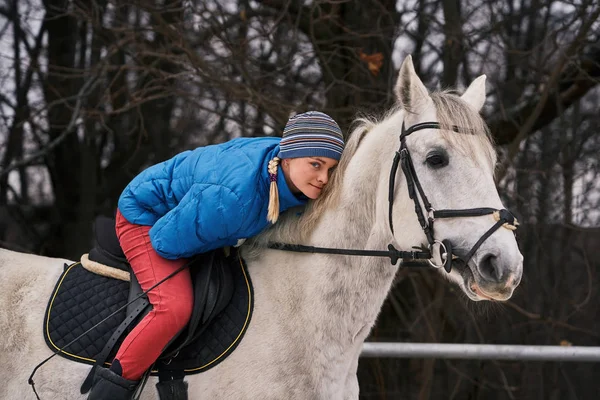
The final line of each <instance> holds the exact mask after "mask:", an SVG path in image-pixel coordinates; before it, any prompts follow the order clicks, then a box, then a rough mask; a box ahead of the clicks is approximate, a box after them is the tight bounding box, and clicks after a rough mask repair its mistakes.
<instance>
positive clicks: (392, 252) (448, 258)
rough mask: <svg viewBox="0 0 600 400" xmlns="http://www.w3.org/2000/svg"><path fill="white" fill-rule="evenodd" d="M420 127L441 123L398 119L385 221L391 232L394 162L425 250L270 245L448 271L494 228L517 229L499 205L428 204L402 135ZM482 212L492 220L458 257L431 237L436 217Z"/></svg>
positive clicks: (445, 242) (449, 244)
mask: <svg viewBox="0 0 600 400" xmlns="http://www.w3.org/2000/svg"><path fill="white" fill-rule="evenodd" d="M422 129H441V126H440V124H439V123H437V122H423V123H419V124H415V125H413V126H411V127H410V128H408V129H405V127H404V122H402V132H401V133H400V148H399V149H398V151H396V155H395V156H394V161H393V162H392V169H391V171H390V180H389V194H388V200H389V224H390V230H391V231H392V236H393V235H394V223H393V220H392V211H393V208H394V190H395V187H396V173H397V171H398V165H402V171H403V172H404V176H405V177H406V186H407V188H408V194H409V197H410V198H411V199H412V201H413V202H414V204H415V213H416V214H417V218H418V220H419V224H421V228H422V229H423V232H424V233H425V237H426V238H427V242H428V243H429V249H428V250H427V251H423V249H421V248H420V247H419V248H415V249H418V250H421V251H401V250H398V249H396V248H395V247H394V246H393V245H392V244H389V245H388V250H387V251H385V250H358V249H338V248H329V247H315V246H304V245H299V244H286V243H270V244H269V245H268V247H269V248H271V249H277V250H286V251H295V252H302V253H325V254H342V255H351V256H369V257H389V258H390V260H391V262H392V264H394V265H395V264H396V262H398V259H402V260H403V261H408V260H427V262H428V263H429V265H431V266H432V267H434V268H442V267H443V268H444V269H445V270H446V272H448V273H449V272H450V271H451V270H452V261H453V259H460V260H462V261H463V262H464V263H465V265H467V263H468V262H469V260H470V259H471V257H472V256H473V254H475V252H476V251H477V249H479V247H480V246H481V245H482V243H483V242H484V241H485V240H486V239H487V238H489V237H490V236H491V235H492V234H493V233H494V232H495V231H496V230H498V229H499V228H500V227H501V226H502V227H504V228H507V229H510V230H515V229H517V226H518V225H519V222H518V221H517V219H516V218H515V217H514V215H512V214H511V213H510V212H509V211H508V210H505V209H501V210H498V209H496V208H490V207H481V208H465V209H460V210H449V209H447V210H436V209H434V208H433V207H432V205H431V203H430V202H429V200H428V199H427V196H426V195H425V192H424V191H423V187H422V186H421V182H419V178H418V177H417V173H416V171H415V166H414V164H413V162H412V159H411V156H410V152H409V151H408V147H407V146H406V138H407V137H408V136H409V135H410V134H411V133H413V132H416V131H420V130H422ZM453 130H454V131H455V132H462V131H463V130H461V129H460V128H458V127H453ZM419 197H420V198H421V201H422V202H423V206H424V207H425V210H426V212H427V218H425V214H424V213H423V209H422V208H421V204H420V203H419ZM482 215H493V216H494V218H495V219H496V221H497V222H496V223H495V224H494V225H493V226H492V227H491V228H490V229H488V231H487V232H486V233H484V234H483V235H482V236H481V238H479V240H478V241H477V243H475V245H473V247H472V248H471V250H470V251H469V252H468V253H467V254H466V255H465V256H464V257H459V256H457V255H455V254H453V253H452V247H453V246H452V242H450V240H448V239H444V240H438V239H435V236H434V231H433V223H434V221H435V220H436V219H438V218H459V217H479V216H482ZM434 244H439V246H440V258H441V260H442V264H441V265H437V264H435V263H434V262H433V261H432V254H431V251H433V245H434Z"/></svg>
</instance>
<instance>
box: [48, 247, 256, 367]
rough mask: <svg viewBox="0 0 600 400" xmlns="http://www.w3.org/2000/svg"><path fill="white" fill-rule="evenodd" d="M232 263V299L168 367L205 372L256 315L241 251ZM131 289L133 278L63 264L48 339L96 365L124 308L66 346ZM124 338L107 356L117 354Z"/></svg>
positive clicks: (50, 312)
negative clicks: (123, 278) (101, 273)
mask: <svg viewBox="0 0 600 400" xmlns="http://www.w3.org/2000/svg"><path fill="white" fill-rule="evenodd" d="M230 268H231V273H232V277H233V281H234V283H235V288H234V291H233V296H232V299H231V302H230V303H229V304H228V305H227V306H226V308H225V309H224V310H223V311H222V312H221V313H220V314H219V315H217V316H216V317H215V318H214V319H213V320H212V321H211V322H210V323H209V326H208V327H207V328H206V329H205V330H204V332H203V333H202V335H201V336H200V337H199V338H198V339H197V340H196V341H194V342H193V343H191V344H189V345H187V346H186V347H184V348H183V349H181V351H180V352H179V354H178V355H177V356H176V357H175V358H173V360H172V361H171V363H170V364H169V368H170V369H178V370H184V371H185V373H186V374H195V373H200V372H203V371H206V370H208V369H210V368H212V367H214V366H215V365H217V364H218V363H219V362H221V361H223V360H224V359H225V358H226V357H227V356H228V355H229V354H231V352H233V350H235V348H236V347H237V345H238V344H239V343H240V341H241V340H242V337H243V336H244V333H245V332H246V329H247V328H248V325H249V323H250V319H251V317H252V309H253V307H254V293H253V289H252V282H251V280H250V276H249V274H248V270H247V268H246V264H245V262H244V260H243V259H242V258H241V256H239V253H238V255H237V256H236V257H235V258H233V262H232V264H231V265H230ZM128 293H129V282H125V281H120V280H116V279H112V278H106V277H104V276H100V275H96V274H94V273H92V272H89V271H88V270H86V269H85V268H83V267H82V266H81V263H79V262H76V263H73V264H71V265H69V266H67V265H65V271H64V272H63V274H62V275H61V277H60V278H59V279H58V282H57V283H56V287H55V288H54V291H53V293H52V296H50V300H49V302H48V306H47V308H46V314H45V316H44V339H45V340H46V343H47V344H48V346H49V347H50V349H52V350H54V351H57V350H59V349H62V352H61V353H60V355H61V356H63V357H65V358H68V359H70V360H74V361H78V362H82V363H87V364H94V363H95V361H96V360H95V357H96V355H97V354H98V353H100V351H102V349H103V348H104V345H105V344H106V342H107V341H108V339H109V338H110V337H111V335H112V334H113V332H114V331H115V330H116V329H117V327H118V326H119V324H120V323H121V322H122V321H123V320H124V319H125V308H123V310H121V311H119V312H118V313H117V314H116V315H114V316H113V317H111V318H109V319H108V320H106V321H105V322H103V323H102V324H100V325H99V326H98V327H96V328H95V329H93V330H92V331H91V332H90V333H88V334H86V335H85V336H83V337H81V338H80V339H79V340H77V341H76V342H75V343H72V344H70V345H69V346H67V347H66V348H63V347H64V346H65V345H67V344H69V343H70V342H71V341H72V340H73V339H75V338H76V337H78V336H79V335H81V334H82V333H83V332H85V331H86V330H88V329H89V328H91V327H92V326H94V325H95V324H97V323H99V322H100V321H102V320H103V319H105V318H106V317H108V316H109V315H110V314H111V313H113V312H115V311H116V310H118V309H119V308H121V307H123V306H124V305H125V304H127V297H128ZM124 336H125V335H123V337H122V338H121V339H120V342H122V341H123V340H124ZM120 342H119V344H118V345H117V346H115V347H114V350H113V354H111V355H110V356H109V360H112V359H113V358H114V356H115V354H116V351H117V349H118V348H119V345H120ZM107 364H108V363H107ZM153 373H154V374H156V373H157V371H153Z"/></svg>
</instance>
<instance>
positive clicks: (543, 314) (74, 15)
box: [0, 0, 600, 399]
mask: <svg viewBox="0 0 600 400" xmlns="http://www.w3.org/2000/svg"><path fill="white" fill-rule="evenodd" d="M599 14H600V7H599V5H598V2H596V1H592V0H583V1H567V0H564V1H554V0H502V1H496V0H475V1H460V0H428V1H425V0H412V1H395V0H379V1H377V0H337V1H317V0H313V1H304V2H301V1H291V0H262V1H249V0H228V1H208V0H207V1H200V0H189V1H179V0H162V1H161V0H156V1H151V0H147V1H144V0H139V1H114V0H113V1H106V0H77V1H64V0H43V1H41V0H20V1H17V0H8V1H7V2H5V3H3V4H2V5H0V38H1V39H0V65H1V69H0V82H1V85H2V86H1V87H2V90H1V92H0V143H1V146H0V246H1V247H4V248H9V249H13V250H18V251H26V252H34V253H38V254H43V255H48V256H60V257H69V258H71V259H77V258H78V257H79V256H80V254H81V253H84V252H86V251H87V250H88V249H89V246H90V243H91V233H92V229H91V226H92V221H93V219H94V217H95V216H96V215H99V214H106V215H110V214H111V213H112V212H113V211H114V208H115V206H116V202H117V199H118V196H119V194H120V192H121V191H122V189H123V188H124V186H125V185H126V184H127V182H128V181H129V180H130V179H131V178H132V177H133V176H135V175H136V173H138V172H139V171H140V170H141V169H143V168H144V167H146V166H148V165H150V164H153V163H156V162H159V161H162V160H165V159H167V158H169V157H171V156H172V155H174V154H175V153H177V152H179V151H181V150H183V149H188V148H193V147H195V146H199V145H205V144H209V143H216V142H223V141H226V140H228V139H230V138H232V137H238V136H263V135H278V134H279V132H281V129H282V127H283V125H284V124H285V122H286V120H287V118H288V116H289V115H290V112H301V111H305V110H307V109H319V110H323V111H325V112H327V113H329V114H331V115H332V116H333V117H334V118H335V119H336V120H338V121H339V122H340V125H341V126H342V128H343V130H344V131H345V132H348V131H349V127H350V124H351V121H352V119H353V118H354V117H355V116H356V115H357V112H358V111H362V112H368V113H372V112H375V113H378V114H380V113H381V112H382V111H384V110H385V109H386V108H387V107H389V106H390V105H392V104H393V101H394V97H393V94H392V88H393V85H394V83H395V80H396V74H397V68H398V66H399V63H400V62H401V60H402V59H403V58H404V56H405V55H406V54H412V55H413V60H414V63H415V66H416V69H417V72H418V74H419V76H421V78H422V79H423V81H424V82H425V83H426V85H427V86H428V87H429V88H431V89H434V88H440V87H442V88H445V87H450V86H458V87H464V86H465V84H468V83H469V82H471V80H472V79H474V78H475V77H477V76H478V75H479V74H481V73H485V74H486V75H487V76H488V85H487V89H488V93H489V97H488V102H487V105H486V107H485V109H484V111H483V114H484V116H485V118H486V120H487V121H488V123H489V125H490V127H491V129H492V132H493V135H494V138H495V140H496V142H497V144H498V145H499V151H500V153H501V165H500V168H499V170H498V186H499V188H500V190H501V193H502V195H503V197H504V200H505V204H506V206H507V207H509V208H511V209H513V210H515V211H516V213H517V214H518V215H519V216H520V217H521V218H520V219H521V220H522V222H523V226H522V228H521V229H520V230H519V232H518V238H519V241H520V246H521V249H522V251H523V253H524V254H525V260H526V265H525V275H524V278H523V283H522V284H521V287H520V288H519V289H518V290H517V292H516V293H515V296H514V297H513V298H512V299H511V301H509V302H508V303H505V304H503V305H495V304H491V305H490V304H473V303H469V302H468V301H467V300H466V299H465V298H464V297H463V296H462V295H461V294H460V293H457V291H456V290H454V288H453V287H452V286H450V285H448V284H447V282H444V280H443V278H442V277H441V276H440V275H438V274H436V273H434V272H432V271H425V272H416V271H411V270H401V271H400V272H399V273H398V277H397V284H396V285H395V287H394V288H393V291H392V293H391V294H390V296H389V299H388V301H387V302H386V304H385V306H384V309H383V312H382V314H381V317H380V319H379V321H378V325H377V327H376V328H375V330H374V332H373V335H372V340H378V341H383V340H390V341H416V342H457V343H515V344H552V345H559V344H562V345H569V344H570V343H572V344H573V345H595V346H598V345H600V329H599V328H600V323H599V322H598V320H599V318H598V317H599V315H600V313H599V312H598V307H599V302H600V296H599V295H598V285H599V283H600V281H599V279H598V272H599V271H600V257H599V256H598V254H597V253H595V250H597V248H598V245H600V228H598V227H599V226H600V213H599V212H598V205H599V202H600V184H599V183H598V167H599V163H600V161H599V157H598V154H599V152H600V136H599V135H598V126H599V125H600V113H599V112H598V104H599V97H600V89H599V86H600V85H598V83H599V79H600V46H599V45H598V43H599V42H598V40H599V37H598V36H599V32H600V23H599V22H598V16H599ZM359 377H360V382H361V389H362V398H364V399H397V398H414V399H439V398H451V399H590V398H595V397H596V390H597V382H598V379H600V367H599V366H598V365H595V364H591V363H588V364H583V363H564V364H561V363H535V362H529V363H522V362H493V361H446V360H422V359H412V360H388V359H380V360H366V359H365V360H362V361H361V363H360V366H359Z"/></svg>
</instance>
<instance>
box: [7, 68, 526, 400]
mask: <svg viewBox="0 0 600 400" xmlns="http://www.w3.org/2000/svg"><path fill="white" fill-rule="evenodd" d="M484 83H485V77H480V78H478V79H477V80H476V81H474V82H473V84H471V86H470V87H469V88H468V89H467V91H466V92H465V94H463V96H462V97H458V96H456V95H452V94H448V93H438V94H429V93H428V92H427V90H426V89H425V87H424V86H423V84H422V82H421V81H420V80H419V78H418V77H417V76H416V74H415V71H414V68H413V65H412V61H411V58H410V57H408V58H407V59H406V60H405V61H404V63H403V65H402V68H401V70H400V77H399V80H398V84H397V86H396V94H397V97H398V100H399V103H400V104H401V106H402V109H398V110H395V111H394V112H393V113H391V114H389V116H388V117H387V118H386V119H384V120H383V121H381V122H378V123H375V122H368V121H363V124H362V125H361V126H359V127H358V128H357V129H356V130H355V132H354V133H353V134H352V136H351V138H350V140H349V142H348V145H347V149H346V151H345V154H344V156H343V158H342V161H341V163H340V166H339V167H338V171H336V172H335V173H334V174H337V175H338V176H336V177H332V179H331V181H330V183H329V184H328V186H329V187H328V188H327V189H329V193H327V194H325V193H324V194H323V196H322V197H323V199H319V200H318V201H317V202H316V203H314V204H312V205H310V206H309V207H308V208H307V210H306V212H305V213H304V215H302V216H297V215H296V213H294V212H293V211H290V212H288V213H285V214H284V215H282V217H281V219H280V221H279V222H278V223H277V224H276V225H275V226H274V227H273V228H271V229H270V230H268V231H266V232H264V233H263V234H261V235H259V237H257V238H255V239H254V240H252V241H251V243H249V244H245V245H244V246H242V255H243V256H244V257H245V258H246V261H247V264H248V270H249V273H250V275H251V277H252V281H253V285H254V293H255V305H254V312H253V316H252V321H251V323H250V326H249V327H248V330H247V332H246V334H245V336H244V338H243V339H242V341H241V343H240V344H239V346H238V347H237V349H236V350H235V351H234V352H233V353H232V354H231V355H230V356H229V357H228V358H227V359H226V360H224V361H223V362H222V363H220V364H219V365H217V366H216V367H214V368H212V369H210V370H208V371H206V372H204V373H201V374H196V375H191V376H188V377H186V381H187V382H188V384H189V398H190V399H236V400H243V399H261V400H268V399H310V400H315V399H323V400H350V399H353V400H355V399H358V393H359V387H358V380H357V377H356V371H357V365H358V358H359V355H360V351H361V348H362V344H363V342H364V340H365V339H366V337H367V335H368V334H369V332H370V330H371V328H372V326H373V325H374V323H375V320H376V318H377V315H378V313H379V311H380V308H381V306H382V304H383V302H384V300H385V297H386V295H387V293H388V291H389V289H390V287H391V285H392V281H393V278H394V275H395V273H396V271H397V269H398V266H393V265H391V263H390V261H389V259H386V258H374V257H350V256H340V255H325V254H305V253H290V252H284V251H278V250H267V249H264V248H263V247H261V245H263V244H264V243H265V242H268V241H281V242H287V243H291V242H293V243H302V244H308V245H314V246H320V247H341V248H353V249H378V250H380V249H385V248H386V246H387V244H388V243H393V244H394V246H395V247H396V248H399V249H402V250H410V249H411V247H412V246H415V245H420V244H422V243H426V240H425V237H424V235H423V232H422V230H421V227H420V226H419V224H418V222H417V219H416V216H415V212H414V205H413V203H412V201H411V200H410V199H409V198H408V195H407V193H406V188H405V180H404V177H403V175H402V172H399V173H398V176H397V177H396V189H395V203H394V213H393V220H394V227H395V234H394V235H392V233H391V231H390V228H389V224H388V222H387V220H388V214H387V211H388V202H387V199H388V179H389V171H390V168H391V163H392V159H393V156H394V152H395V151H396V150H397V148H398V144H399V143H398V137H399V134H400V129H401V126H402V123H403V122H404V123H405V124H406V126H407V127H409V126H412V125H414V124H415V123H418V122H426V121H440V122H444V121H446V122H448V123H450V124H451V125H452V124H456V125H462V126H464V125H465V124H469V126H466V128H470V129H473V130H475V131H477V133H475V134H473V135H467V134H459V133H454V132H443V131H440V130H434V129H425V130H423V131H419V132H416V133H414V134H413V135H411V136H410V137H409V138H408V141H407V144H408V147H409V148H410V152H411V155H412V158H413V162H414V165H415V169H416V172H417V174H418V176H419V179H420V181H421V183H422V185H423V188H424V190H425V192H426V193H427V195H428V197H429V199H430V201H431V202H432V204H433V206H434V207H435V208H455V209H456V208H472V207H494V208H498V209H501V208H503V206H502V203H501V201H500V198H499V196H498V193H497V191H496V188H495V184H494V180H493V171H494V163H495V156H494V151H493V148H492V146H491V144H490V142H489V140H488V139H487V137H486V136H485V133H484V131H482V130H484V129H485V127H484V125H483V122H477V121H481V119H480V117H479V115H478V110H479V109H480V108H481V107H482V105H483V102H484V100H485V87H484ZM436 96H437V97H436ZM452 105H454V106H453V107H454V108H452ZM407 110H409V111H407ZM457 118H458V119H457ZM431 151H438V152H439V151H442V152H443V153H445V154H446V155H447V156H448V160H449V162H448V164H447V165H446V166H444V167H443V168H432V167H431V166H429V165H428V164H427V157H428V156H429V154H431ZM321 200H322V201H321ZM493 223H494V221H493V220H492V219H491V218H490V217H489V216H483V217H473V218H457V219H448V220H440V221H436V238H437V237H440V238H446V239H450V240H452V241H453V243H455V246H456V247H458V248H460V247H461V246H462V247H463V248H466V249H468V248H470V247H471V246H473V244H474V243H475V242H477V240H478V239H479V238H480V237H481V235H482V234H483V233H484V232H485V231H486V230H487V229H489V227H490V226H491V225H493ZM435 253H436V252H434V254H435ZM490 255H491V256H493V257H494V262H493V263H492V264H490V263H489V262H487V263H486V264H485V266H483V262H482V260H486V259H488V260H489V257H490ZM436 257H438V256H436ZM436 261H437V262H438V263H439V261H440V260H436ZM522 261H523V259H522V256H521V254H520V252H519V249H518V247H517V243H516V240H515V238H514V235H513V234H512V233H511V232H510V231H508V230H505V229H500V230H498V231H496V232H495V233H494V234H493V235H492V236H491V237H490V238H489V239H488V240H486V241H485V242H484V243H483V245H482V246H481V247H480V248H479V250H478V251H477V252H476V253H475V255H474V256H473V258H472V260H471V261H470V263H469V265H468V268H464V269H463V270H462V271H461V270H457V269H455V270H453V271H452V272H451V273H450V274H447V273H446V272H444V271H443V270H440V272H441V273H442V274H444V275H446V276H447V277H448V278H449V279H450V280H451V281H453V282H455V283H456V284H458V285H459V286H460V287H461V289H462V290H463V291H464V293H465V294H466V295H467V296H468V297H470V298H471V299H473V300H483V299H486V300H489V299H495V300H506V299H507V298H509V297H510V296H511V294H512V291H513V290H514V288H515V287H516V286H517V285H518V283H519V281H520V278H521V273H522ZM64 263H68V264H70V263H71V262H70V261H67V260H60V259H51V258H45V257H38V256H34V255H27V254H21V253H15V252H11V251H8V250H0V308H1V309H2V313H1V314H0V332H1V337H0V382H1V383H0V398H2V399H5V400H28V399H35V396H34V394H33V391H32V390H31V388H30V387H29V386H28V383H27V380H28V378H29V375H30V374H31V371H32V369H33V368H34V367H35V365H36V364H38V363H39V362H41V361H42V360H43V359H45V358H46V357H48V356H49V355H51V354H52V352H51V351H50V349H49V348H48V347H47V345H46V343H45V342H44V339H43V334H42V326H43V323H42V321H43V316H44V311H45V308H46V304H47V301H48V299H49V296H50V294H51V292H52V290H53V288H54V285H55V283H56V281H57V279H58V277H59V276H60V274H61V272H62V268H63V264H64ZM490 268H492V269H493V271H490ZM492 276H495V277H496V278H491V277H492ZM89 370H90V366H89V365H85V364H80V363H76V362H73V361H70V360H66V359H64V358H61V357H55V358H54V359H52V360H51V361H50V362H48V363H47V364H46V365H44V366H43V367H42V368H41V369H40V370H38V372H37V373H36V375H35V378H34V381H35V383H36V390H37V392H38V394H39V396H40V398H41V399H42V400H51V399H55V400H59V399H69V400H73V399H85V397H86V396H85V395H81V394H80V392H79V388H80V386H81V384H82V382H83V380H84V378H85V377H86V375H87V374H88V372H89ZM154 383H155V378H151V379H150V381H149V383H148V385H147V386H146V388H145V390H144V393H143V395H142V399H156V398H157V395H156V391H155V388H154Z"/></svg>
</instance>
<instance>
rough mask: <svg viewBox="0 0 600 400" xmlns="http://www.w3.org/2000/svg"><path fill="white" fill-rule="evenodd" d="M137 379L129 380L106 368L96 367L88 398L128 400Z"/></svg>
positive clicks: (133, 390)
mask: <svg viewBox="0 0 600 400" xmlns="http://www.w3.org/2000/svg"><path fill="white" fill-rule="evenodd" d="M137 384H138V381H130V380H128V379H125V378H123V377H122V376H121V375H119V374H117V373H115V372H113V371H111V370H110V369H108V368H96V374H95V375H94V386H92V390H91V391H90V395H89V396H88V400H129V399H131V397H132V396H133V393H134V392H135V389H136V387H137Z"/></svg>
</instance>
